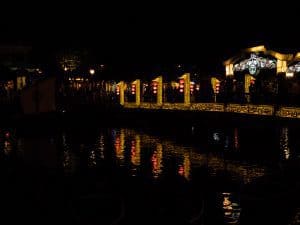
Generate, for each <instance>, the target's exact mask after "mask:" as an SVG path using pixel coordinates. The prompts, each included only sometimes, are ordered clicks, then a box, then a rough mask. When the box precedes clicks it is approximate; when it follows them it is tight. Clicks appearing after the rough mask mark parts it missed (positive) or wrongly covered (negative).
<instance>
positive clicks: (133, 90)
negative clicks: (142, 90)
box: [131, 84, 135, 95]
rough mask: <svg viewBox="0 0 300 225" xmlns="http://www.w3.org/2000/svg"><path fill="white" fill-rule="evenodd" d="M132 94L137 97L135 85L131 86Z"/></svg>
mask: <svg viewBox="0 0 300 225" xmlns="http://www.w3.org/2000/svg"><path fill="white" fill-rule="evenodd" d="M131 94H133V95H135V84H132V85H131Z"/></svg>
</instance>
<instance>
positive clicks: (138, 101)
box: [132, 79, 141, 106]
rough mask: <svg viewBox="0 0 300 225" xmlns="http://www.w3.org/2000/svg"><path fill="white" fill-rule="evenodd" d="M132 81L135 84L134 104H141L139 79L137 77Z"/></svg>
mask: <svg viewBox="0 0 300 225" xmlns="http://www.w3.org/2000/svg"><path fill="white" fill-rule="evenodd" d="M132 83H133V84H135V104H136V105H137V106H139V105H140V104H141V80H139V79H137V80H135V81H133V82H132Z"/></svg>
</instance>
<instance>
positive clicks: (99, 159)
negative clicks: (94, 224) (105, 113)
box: [0, 128, 295, 224]
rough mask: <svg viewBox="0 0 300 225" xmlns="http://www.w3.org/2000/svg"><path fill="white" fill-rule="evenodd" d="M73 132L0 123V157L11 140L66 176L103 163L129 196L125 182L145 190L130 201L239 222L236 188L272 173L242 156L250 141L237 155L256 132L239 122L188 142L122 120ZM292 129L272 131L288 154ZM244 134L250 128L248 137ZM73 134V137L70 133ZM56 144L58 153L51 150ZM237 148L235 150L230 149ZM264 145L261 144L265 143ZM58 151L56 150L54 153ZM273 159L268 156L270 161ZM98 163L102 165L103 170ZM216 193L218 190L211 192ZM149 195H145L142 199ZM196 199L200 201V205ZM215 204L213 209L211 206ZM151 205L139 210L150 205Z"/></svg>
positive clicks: (8, 151) (286, 155)
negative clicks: (22, 132) (47, 132)
mask: <svg viewBox="0 0 300 225" xmlns="http://www.w3.org/2000/svg"><path fill="white" fill-rule="evenodd" d="M194 131H195V132H194V135H195V136H196V135H199V134H197V129H195V130H194ZM77 132H78V131H73V130H72V131H65V132H62V133H60V134H59V135H57V136H58V137H59V138H57V139H58V140H56V139H55V138H53V136H52V137H50V138H49V137H42V138H40V137H38V138H37V137H26V136H25V137H18V138H14V135H13V132H11V131H10V132H8V133H7V132H6V131H1V132H0V138H1V141H0V144H1V154H2V155H3V156H4V157H3V158H4V159H7V158H11V157H6V156H8V155H9V156H10V155H12V153H13V152H14V150H15V147H17V149H18V151H19V152H20V153H22V154H23V155H25V156H26V157H24V158H29V159H31V163H40V164H41V165H47V163H41V162H44V161H45V162H46V161H52V162H58V165H59V168H60V169H61V167H62V166H63V169H64V172H65V174H67V175H71V176H72V175H74V174H72V173H71V172H74V171H75V170H76V174H75V175H76V176H74V179H75V180H76V179H78V177H80V175H82V174H81V173H80V172H81V169H82V168H84V173H83V175H84V179H87V180H88V179H95V180H96V179H98V177H97V178H96V177H94V176H85V175H87V173H89V172H95V171H97V173H91V174H93V175H94V174H97V175H95V176H98V175H99V174H101V173H98V172H99V171H100V170H98V169H99V168H101V169H102V168H105V169H107V168H106V167H105V166H107V167H109V171H113V172H114V174H115V173H116V174H118V175H119V174H121V175H122V176H116V177H118V178H116V177H114V179H119V177H122V178H121V179H122V181H121V182H123V181H124V182H126V185H128V186H127V187H130V188H126V187H125V188H123V189H122V191H124V193H126V194H128V195H127V196H132V195H131V194H132V193H134V192H135V189H134V188H131V187H137V188H139V190H141V193H143V194H141V196H139V195H137V196H136V197H135V199H134V200H136V201H137V202H139V204H136V205H137V206H136V207H137V208H141V211H142V208H143V207H144V208H147V207H149V208H150V207H151V206H152V205H153V208H155V207H156V209H157V205H159V207H160V208H159V209H157V211H155V210H153V212H154V211H155V212H156V213H157V215H158V214H159V215H163V216H165V215H166V214H167V213H170V214H172V215H173V214H174V212H175V211H176V210H177V211H176V212H178V213H176V214H178V215H179V214H180V213H181V214H185V216H186V217H190V214H193V213H194V212H196V213H195V215H198V214H199V213H197V212H202V211H204V212H205V214H207V217H209V216H210V215H213V217H214V216H215V215H216V217H217V216H218V218H222V219H223V220H224V222H225V224H239V223H240V213H241V205H242V206H243V209H245V208H246V207H245V204H242V203H245V202H242V203H241V202H240V200H239V197H240V196H242V194H241V193H242V192H241V191H240V190H242V188H244V187H245V186H251V185H249V184H255V185H256V184H257V183H256V181H259V180H263V179H265V177H267V175H269V173H270V168H269V167H268V164H265V163H264V162H260V161H259V160H258V161H255V160H249V158H246V157H247V156H249V155H248V153H249V152H250V153H252V152H253V151H252V150H253V147H255V145H253V146H250V148H249V149H250V151H249V152H248V153H247V154H246V155H242V153H243V152H245V151H247V148H246V149H245V146H246V144H245V139H246V140H247V141H249V142H255V141H256V138H257V135H256V134H255V132H253V133H251V132H252V131H251V132H249V131H247V132H245V131H244V130H243V129H238V128H234V129H229V128H227V129H223V130H222V129H219V130H217V131H216V130H210V131H208V132H207V131H205V132H207V133H205V134H206V135H199V136H198V137H199V139H198V140H197V144H194V145H192V144H191V143H189V142H188V141H186V140H184V141H182V142H180V141H178V140H176V139H175V138H174V139H172V138H170V137H164V136H158V135H149V134H147V133H144V132H140V131H137V130H133V129H125V128H115V129H105V130H104V129H100V130H98V131H92V132H90V133H89V134H88V135H87V134H86V133H84V132H78V133H79V134H78V133H77ZM243 132H244V133H243ZM276 132H277V131H276ZM74 133H76V134H74ZM290 133H291V131H290V130H289V129H288V128H282V129H281V130H280V138H279V139H280V140H278V136H279V133H277V135H278V136H277V139H276V138H274V142H276V145H277V150H278V148H279V145H278V142H280V150H281V152H282V153H283V155H284V158H285V159H290V158H291V152H290V149H291V148H292V147H293V148H292V149H293V152H295V146H294V145H292V144H291V143H294V142H291V140H292V141H293V138H290ZM250 135H253V136H251V137H250ZM255 135H256V136H255ZM74 136H75V138H73V137H74ZM200 137H201V138H202V139H201V138H200ZM72 138H73V139H72ZM206 139H209V140H206ZM198 143H200V144H198ZM203 143H204V144H203ZM268 144H269V143H268ZM47 146H48V147H47ZM260 146H262V143H260V142H259V141H258V142H257V143H256V147H258V149H259V147H260ZM44 149H45V150H46V151H44ZM57 149H58V150H59V153H57V152H58V150H57ZM237 149H238V151H236V150H237ZM262 149H264V150H265V148H262ZM266 151H267V150H266ZM45 152H48V154H45ZM272 152H273V154H276V153H274V152H277V154H278V151H274V149H272ZM22 154H20V155H22ZM252 154H253V155H252V156H253V157H257V158H259V157H260V155H259V154H261V152H255V153H252ZM267 154H269V152H267ZM56 155H60V158H59V160H58V159H57V158H56ZM241 155H242V156H241ZM28 156H29V157H28ZM277 160H278V159H277ZM112 162H113V163H112ZM271 162H272V163H273V161H271ZM287 162H288V163H289V162H291V161H290V160H289V161H287ZM273 164H276V163H273ZM101 171H105V172H104V173H106V171H107V170H101ZM86 172H87V173H86ZM119 172H120V173H119ZM69 173H70V174H69ZM124 174H126V175H129V176H132V177H130V179H127V178H128V176H123V175H124ZM106 175H107V174H105V176H106ZM108 176H110V174H108ZM137 178H138V179H137ZM258 178H262V179H258ZM143 179H145V180H143ZM141 180H142V182H143V184H146V185H145V186H144V185H139V183H138V182H140V181H141ZM88 181H90V180H88ZM93 182H94V180H93ZM93 182H91V183H93ZM95 182H96V183H97V185H99V186H101V185H105V182H107V181H105V182H101V181H100V182H98V180H97V181H95ZM127 182H128V183H127ZM130 182H133V184H134V185H133V186H130V185H131V184H130ZM117 183H119V182H117ZM126 185H125V186H126ZM122 187H123V186H122ZM145 187H147V191H145V190H142V189H143V188H145ZM151 188H152V189H151ZM78 189H79V188H78ZM127 191H128V193H127ZM143 191H144V192H143ZM239 191H240V192H239ZM254 192H255V191H254ZM122 193H123V192H122ZM144 193H149V196H146V197H147V198H146V197H145V199H143V198H144V197H143V195H144ZM166 193H167V194H166ZM177 194H178V195H177ZM253 195H256V193H254V194H253ZM178 196H179V197H178ZM203 196H204V197H203ZM216 196H217V197H218V198H215V197H216ZM249 196H250V195H249ZM140 199H141V200H140ZM241 199H242V197H241ZM139 200H140V201H139ZM216 200H217V201H216ZM151 201H152V202H151ZM148 202H150V203H149V204H148ZM178 202H179V203H178ZM201 202H203V204H201ZM151 204H152V205H151ZM176 204H177V205H176ZM132 205H135V204H132ZM178 205H180V206H181V205H182V206H184V207H185V210H182V211H181V212H179V211H180V210H178V209H179V207H178ZM202 206H203V208H204V209H202V208H201V207H202ZM126 207H127V205H126ZM128 207H131V206H128ZM214 207H215V209H212V208H214ZM149 208H147V209H149ZM175 208H176V210H175ZM216 208H217V209H216ZM126 210H127V209H126ZM151 210H152V209H151ZM151 210H148V211H147V210H145V211H146V212H152V211H151ZM168 210H170V211H168ZM193 210H194V211H193ZM210 210H212V211H210ZM214 210H215V211H214ZM132 211H134V210H132ZM167 211H168V212H167ZM191 211H193V213H191ZM199 215H202V213H200V214H199ZM163 216H162V217H163ZM179 216H180V215H179ZM201 219H203V218H201ZM201 219H199V220H201ZM209 219H210V218H209ZM209 219H208V220H209ZM99 224H100V223H99ZM207 224H209V221H208V222H207ZM215 224H220V223H215Z"/></svg>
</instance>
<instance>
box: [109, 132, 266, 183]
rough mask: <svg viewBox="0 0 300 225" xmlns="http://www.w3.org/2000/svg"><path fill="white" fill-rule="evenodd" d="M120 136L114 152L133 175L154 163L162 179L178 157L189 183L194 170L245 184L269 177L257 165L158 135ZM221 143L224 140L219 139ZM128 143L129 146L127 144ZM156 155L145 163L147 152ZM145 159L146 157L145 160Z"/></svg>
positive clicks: (179, 171)
mask: <svg viewBox="0 0 300 225" xmlns="http://www.w3.org/2000/svg"><path fill="white" fill-rule="evenodd" d="M113 133H114V134H116V136H115V139H114V151H115V154H116V157H117V161H118V162H119V164H120V165H121V166H124V165H130V164H131V165H132V168H133V171H134V173H133V175H134V176H136V175H137V174H136V173H137V171H138V170H137V169H138V167H143V166H147V165H149V163H150V164H152V168H151V170H152V175H153V178H158V177H159V176H160V175H161V174H163V173H164V169H168V168H165V167H164V165H165V164H166V161H168V160H169V159H171V158H176V162H177V165H176V167H175V168H177V172H176V173H177V174H178V175H179V176H182V177H184V178H185V179H187V180H190V179H191V171H192V170H193V168H199V167H205V168H208V170H209V173H210V175H211V176H216V175H217V174H218V173H219V172H220V171H226V172H228V173H230V174H231V175H232V176H233V177H234V178H238V179H240V180H242V181H243V183H249V182H251V181H252V180H254V179H256V178H259V177H262V176H263V175H264V174H265V168H264V167H261V166H259V165H255V164H247V163H246V162H239V161H235V160H231V159H225V158H224V157H223V155H222V154H218V153H200V152H199V151H198V149H197V148H192V147H189V146H180V145H177V144H176V143H175V142H172V141H170V140H163V139H160V138H158V137H155V136H150V135H147V134H144V133H141V134H140V133H137V132H136V131H134V130H126V129H120V130H114V131H113ZM236 138H237V134H236V131H235V135H234V146H235V147H236V146H238V144H237V140H236ZM218 141H220V140H219V139H218ZM126 143H127V144H126ZM149 150H150V151H151V152H152V156H151V157H150V158H149V161H150V162H147V161H146V162H145V161H141V157H142V155H144V154H145V152H147V151H149ZM126 151H127V152H129V154H128V155H129V156H130V161H128V159H127V161H126V159H125V157H124V155H127V154H126ZM142 158H144V157H142Z"/></svg>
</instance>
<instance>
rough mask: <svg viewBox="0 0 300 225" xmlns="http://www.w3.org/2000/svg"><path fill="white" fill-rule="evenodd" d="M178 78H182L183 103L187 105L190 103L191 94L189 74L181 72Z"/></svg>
mask: <svg viewBox="0 0 300 225" xmlns="http://www.w3.org/2000/svg"><path fill="white" fill-rule="evenodd" d="M180 79H183V80H184V104H185V105H189V104H190V103H191V96H190V95H191V94H190V83H191V82H190V74H189V73H185V74H183V75H182V76H181V77H180Z"/></svg>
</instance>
